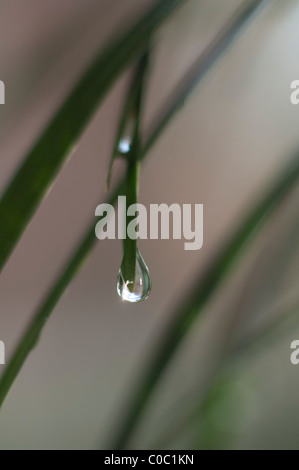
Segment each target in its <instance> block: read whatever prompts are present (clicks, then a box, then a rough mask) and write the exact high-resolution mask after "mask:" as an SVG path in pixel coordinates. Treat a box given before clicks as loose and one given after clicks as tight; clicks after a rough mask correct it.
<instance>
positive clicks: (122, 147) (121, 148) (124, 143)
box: [118, 137, 132, 155]
mask: <svg viewBox="0 0 299 470" xmlns="http://www.w3.org/2000/svg"><path fill="white" fill-rule="evenodd" d="M131 143H132V142H131V139H130V138H129V137H123V138H122V139H120V141H119V144H118V152H119V153H120V154H121V155H126V154H127V153H129V152H130V150H131Z"/></svg>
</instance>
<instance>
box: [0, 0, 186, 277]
mask: <svg viewBox="0 0 299 470" xmlns="http://www.w3.org/2000/svg"><path fill="white" fill-rule="evenodd" d="M185 1H186V0H160V1H158V2H157V3H156V4H155V5H154V6H153V7H152V8H151V9H150V10H149V11H148V13H147V14H146V15H144V17H143V18H142V19H141V20H140V21H138V22H137V24H135V26H134V27H133V28H132V29H131V30H130V31H129V32H128V33H126V34H124V35H123V36H122V37H121V38H120V39H119V40H117V41H116V42H114V43H113V44H112V45H111V46H109V47H108V48H107V49H106V50H105V51H104V52H103V53H101V54H100V56H99V57H97V58H96V60H95V61H94V63H93V64H92V65H91V67H90V68H89V69H88V71H87V72H86V73H85V75H84V76H83V77H82V79H81V80H80V82H79V83H78V85H77V86H76V87H75V89H74V90H73V92H72V93H71V94H70V96H69V97H68V99H67V100H66V101H65V103H64V104H63V105H62V107H61V108H60V109H59V111H58V112H57V113H56V115H55V116H54V118H53V119H52V121H51V122H50V124H49V126H48V127H47V128H46V130H45V131H44V133H43V134H42V136H41V137H40V139H39V140H38V142H37V143H36V144H35V145H34V147H33V148H32V150H31V151H30V152H29V154H28V155H27V157H26V158H25V160H24V162H23V164H22V165H21V167H20V168H19V170H18V171H17V173H16V174H15V176H14V178H13V180H12V181H11V182H10V184H9V186H8V187H7V189H6V191H5V192H4V195H3V196H2V199H1V201H0V221H1V224H0V270H1V269H2V268H3V266H4V264H5V262H6V261H7V259H8V257H9V255H10V253H11V252H12V250H13V248H14V246H15V245H16V243H17V241H18V239H19V238H20V236H21V234H22V232H23V231H24V229H25V227H26V226H27V224H28V222H29V220H30V218H31V217H32V215H33V213H34V212H35V210H36V209H37V207H38V205H39V203H40V201H41V200H42V198H43V197H44V195H45V193H46V191H47V189H48V188H49V186H50V185H51V183H52V181H53V180H54V178H55V176H56V174H57V173H58V171H59V169H60V168H61V166H62V164H63V163H64V161H65V159H66V157H67V155H68V154H69V152H70V151H71V149H72V148H73V147H74V145H75V143H76V142H77V140H78V138H79V137H80V135H81V133H82V131H83V130H84V128H85V126H86V125H87V123H88V121H89V120H90V118H91V117H92V115H93V114H94V112H95V111H96V109H97V108H98V106H99V104H100V103H101V101H102V100H103V99H104V97H105V96H106V94H107V92H108V90H109V89H110V88H111V87H112V85H113V84H114V82H115V80H116V79H117V77H118V76H119V75H120V74H121V72H123V71H124V69H125V68H126V67H127V66H128V65H129V64H130V63H131V62H132V61H133V60H134V59H135V58H136V57H137V56H138V55H140V54H141V53H142V51H143V50H144V49H145V47H146V46H147V44H148V42H149V40H150V38H151V36H152V34H153V33H154V31H155V30H156V28H157V27H158V26H160V25H161V24H162V22H163V21H164V20H166V18H168V16H169V15H170V14H171V13H172V12H173V11H174V10H175V8H176V7H178V6H179V5H181V4H183V3H184V2H185Z"/></svg>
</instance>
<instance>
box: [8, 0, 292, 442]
mask: <svg viewBox="0 0 299 470" xmlns="http://www.w3.org/2000/svg"><path fill="white" fill-rule="evenodd" d="M266 2H267V0H266V1H264V2H263V1H260V2H254V3H255V5H256V8H258V7H259V6H261V5H262V4H263V3H266ZM247 8H248V2H246V5H245V10H246V11H247V12H248V10H247ZM245 10H244V11H245ZM254 11H256V10H253V11H251V10H250V12H249V16H248V15H244V16H243V22H240V19H239V16H237V18H236V19H235V21H234V22H232V24H231V25H229V26H228V28H227V30H224V32H223V34H221V35H220V36H219V38H218V40H217V41H216V42H215V43H214V45H213V47H211V48H209V49H208V52H207V53H205V54H203V56H201V57H200V58H199V60H198V61H197V63H196V64H197V66H196V67H192V70H191V72H190V73H188V74H187V79H186V80H184V81H183V85H182V86H180V87H179V89H178V91H177V93H176V96H175V100H174V103H173V104H171V105H170V106H169V108H168V111H167V112H166V113H161V116H162V117H161V118H160V119H157V121H158V124H157V125H156V126H155V127H154V129H153V131H152V133H151V135H150V137H149V139H148V141H147V143H146V144H145V147H144V149H143V152H142V155H141V157H142V158H145V156H146V155H147V153H148V152H149V150H150V149H151V148H152V146H153V144H154V143H155V142H156V140H157V139H158V137H159V136H160V135H161V129H162V128H165V127H166V125H167V124H168V123H169V122H170V120H171V119H172V117H173V116H174V115H175V112H176V111H177V110H178V109H179V108H180V107H181V106H182V104H183V103H184V102H185V100H186V99H187V97H188V96H189V94H190V91H189V88H188V87H190V90H193V89H194V88H195V84H198V83H200V81H201V80H202V78H203V77H204V76H205V74H206V73H207V72H208V70H209V69H210V68H211V67H212V66H213V65H214V63H215V62H216V61H217V59H218V58H220V57H221V56H222V54H223V53H224V52H225V50H226V48H223V47H220V43H221V42H222V41H224V42H225V43H226V45H227V47H228V46H229V45H230V44H231V43H232V42H231V41H227V37H228V36H231V34H232V32H233V31H235V36H234V37H236V36H237V34H238V32H240V31H241V30H242V27H243V26H244V24H246V23H247V22H248V19H249V18H250V17H252V14H253V13H254ZM240 15H243V11H241V13H240ZM237 24H238V25H239V27H238V29H236V25H237ZM216 51H218V52H216ZM203 64H205V65H203ZM163 109H164V107H163ZM155 121H156V120H155ZM298 165H299V157H298ZM124 191H125V181H124V180H123V181H121V182H120V184H119V185H118V187H117V189H116V190H115V192H114V193H113V194H112V195H111V197H110V198H109V199H108V201H107V203H109V204H114V203H115V202H116V200H117V197H118V195H119V194H123V193H124ZM94 227H95V223H94V221H91V225H90V227H89V228H88V229H87V231H86V234H85V236H84V237H83V239H82V241H81V243H80V244H79V246H78V248H77V250H76V251H75V252H74V253H73V254H72V256H71V257H70V259H69V261H68V263H67V264H66V266H65V267H64V269H63V270H62V272H61V275H60V276H59V278H58V280H57V281H56V282H55V283H54V285H53V286H52V287H51V288H50V290H49V293H48V295H47V296H46V298H45V299H44V301H43V302H42V303H41V306H40V308H39V309H37V311H36V313H35V315H34V316H33V319H32V322H31V323H30V325H29V326H28V328H27V329H26V331H25V333H24V335H23V337H22V339H21V341H20V343H19V344H18V346H17V348H16V350H15V353H14V354H13V357H12V359H11V360H10V362H9V363H8V365H7V367H6V369H5V372H4V374H3V376H2V378H1V380H0V406H1V405H2V404H3V402H4V399H5V397H6V395H7V393H8V391H9V389H10V388H11V386H12V384H13V383H14V381H15V379H16V377H17V375H18V373H19V371H20V369H21V367H22V365H23V364H24V362H25V361H26V359H27V357H28V355H29V353H30V351H31V349H32V347H33V346H34V345H35V343H36V341H37V339H38V337H39V335H40V333H41V331H42V329H43V327H44V325H45V323H46V321H47V319H48V317H49V316H50V315H51V313H52V311H53V309H54V308H55V306H56V304H57V303H58V302H59V299H60V297H61V296H62V294H63V292H64V290H65V289H66V288H67V286H68V285H69V283H70V282H71V280H72V279H73V277H74V276H75V275H76V273H77V271H78V269H79V267H80V265H81V264H82V262H83V261H84V259H85V258H86V257H87V256H88V254H89V253H90V251H91V249H92V248H93V246H94V245H95V243H96V241H97V240H96V237H95V234H94ZM186 326H187V325H186ZM180 339H181V337H180ZM166 363H167V361H166V362H165V361H164V365H166ZM161 374H162V370H161ZM154 375H155V377H154V378H155V379H156V380H157V379H158V378H159V376H160V374H158V375H157V373H156V372H155V374H154ZM152 378H153V372H152V369H151V374H150V375H149V376H148V378H147V379H146V382H148V381H149V382H151V386H150V389H149V390H148V392H149V393H146V394H144V393H143V391H142V390H143V388H144V385H143V386H142V390H140V391H139V395H140V398H138V399H137V398H136V403H135V404H134V410H133V409H132V408H131V409H130V411H131V417H130V418H128V421H126V423H125V425H124V427H123V428H122V429H121V431H122V436H119V438H118V443H122V444H124V442H125V438H124V429H126V430H127V431H128V436H127V437H129V434H130V433H131V432H132V430H133V427H134V425H135V423H136V422H137V419H138V416H139V413H141V411H142V408H143V407H144V406H145V404H146V402H147V400H148V399H149V397H150V394H151V392H152V390H153V389H154V383H153V382H152V380H151V379H152ZM116 448H117V447H116Z"/></svg>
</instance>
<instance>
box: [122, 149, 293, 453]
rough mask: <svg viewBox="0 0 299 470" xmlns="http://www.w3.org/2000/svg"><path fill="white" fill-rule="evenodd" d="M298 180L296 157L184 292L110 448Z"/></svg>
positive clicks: (128, 429)
mask: <svg viewBox="0 0 299 470" xmlns="http://www.w3.org/2000/svg"><path fill="white" fill-rule="evenodd" d="M298 180H299V154H297V155H296V157H295V158H293V159H292V161H291V162H290V163H289V165H288V167H287V168H286V169H285V170H284V171H282V173H281V175H280V176H279V178H278V179H277V181H276V182H275V184H274V185H273V187H272V188H271V189H270V190H269V191H268V192H267V194H266V195H265V196H263V197H262V198H261V199H260V201H258V202H257V204H256V205H255V206H254V208H253V209H252V210H251V212H250V213H249V215H248V216H247V217H246V218H245V220H244V221H243V222H242V223H241V224H240V226H239V227H238V228H237V230H236V231H235V232H234V233H233V235H232V236H231V237H230V239H229V240H228V242H227V243H226V244H225V245H224V246H223V248H222V249H221V250H220V252H219V253H218V254H217V255H216V256H215V257H214V259H213V260H212V261H211V262H210V263H209V264H208V266H207V267H206V269H205V271H204V272H202V271H201V272H200V273H199V276H198V278H197V282H196V283H195V285H194V286H193V289H191V290H190V291H188V292H187V293H186V295H185V297H184V299H183V301H182V302H181V303H180V305H179V307H178V309H177V310H176V312H174V313H173V318H172V321H171V322H170V324H169V325H168V326H167V329H166V331H165V332H164V335H162V338H161V340H160V346H156V351H155V356H154V358H153V360H152V362H151V363H150V364H149V366H148V367H147V368H146V369H145V373H144V375H143V378H142V380H141V383H140V385H139V387H137V391H136V393H135V394H134V397H133V400H132V403H131V406H128V405H126V410H127V416H126V419H125V420H124V424H123V426H121V427H119V434H118V436H117V438H116V441H115V443H114V444H113V448H115V449H122V448H124V447H125V446H126V444H127V442H128V439H129V438H130V437H131V434H132V432H133V430H134V428H135V426H136V424H137V422H138V420H139V418H140V417H141V414H142V412H143V410H144V408H145V406H146V404H147V402H148V401H149V398H150V396H151V394H152V393H153V390H154V388H155V386H156V384H157V382H158V380H159V379H160V377H161V375H162V373H163V372H164V370H165V369H166V367H167V365H168V363H169V361H170V360H171V358H172V357H173V355H174V353H175V352H176V349H177V348H178V346H179V345H180V343H181V341H182V339H183V338H184V337H185V336H186V334H187V332H188V331H189V330H190V328H191V326H192V325H193V323H194V321H195V320H196V319H197V318H198V317H199V315H200V314H201V313H202V312H203V309H204V307H205V306H206V305H207V303H208V301H209V300H210V299H211V297H212V295H213V294H214V293H215V292H216V290H217V289H218V287H219V286H220V285H221V284H222V282H223V281H224V280H225V278H226V277H227V275H228V274H229V272H230V271H231V269H232V268H233V266H234V265H235V264H236V263H237V262H238V261H239V260H240V258H241V256H242V253H243V252H244V250H245V248H246V247H247V246H248V244H249V243H250V241H251V240H252V239H253V238H254V236H255V235H256V234H257V233H258V231H259V229H260V228H261V227H262V226H263V224H264V223H265V222H266V221H267V220H268V219H269V217H270V216H271V215H272V214H273V213H274V211H275V210H276V209H277V208H278V207H279V205H280V203H281V202H282V201H283V200H284V198H285V197H286V196H287V195H288V194H289V193H290V191H291V190H292V189H293V188H294V186H295V184H297V183H298Z"/></svg>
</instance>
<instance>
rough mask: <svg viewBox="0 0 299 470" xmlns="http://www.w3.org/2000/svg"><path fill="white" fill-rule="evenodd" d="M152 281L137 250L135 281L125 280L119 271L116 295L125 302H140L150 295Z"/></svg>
mask: <svg viewBox="0 0 299 470" xmlns="http://www.w3.org/2000/svg"><path fill="white" fill-rule="evenodd" d="M151 288H152V281H151V278H150V274H149V270H148V267H147V265H146V264H145V262H144V260H143V258H142V256H141V254H140V253H139V251H138V250H137V255H136V269H135V280H125V279H124V277H123V274H122V271H121V269H120V270H119V273H118V278H117V293H118V295H119V296H120V297H121V299H122V300H125V301H126V302H132V303H137V302H142V301H143V300H146V299H147V298H148V296H149V295H150V292H151Z"/></svg>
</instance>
